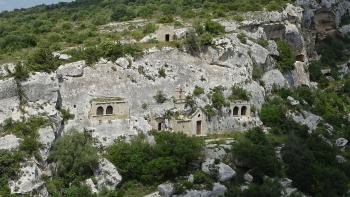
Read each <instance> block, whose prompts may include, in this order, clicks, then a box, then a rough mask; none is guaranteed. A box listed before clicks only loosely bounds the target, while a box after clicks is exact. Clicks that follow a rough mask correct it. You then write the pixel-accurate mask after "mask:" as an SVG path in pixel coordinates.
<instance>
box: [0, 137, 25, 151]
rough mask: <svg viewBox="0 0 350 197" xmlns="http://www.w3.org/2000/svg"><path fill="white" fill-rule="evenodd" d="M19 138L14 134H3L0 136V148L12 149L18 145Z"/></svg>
mask: <svg viewBox="0 0 350 197" xmlns="http://www.w3.org/2000/svg"><path fill="white" fill-rule="evenodd" d="M20 140H21V139H20V138H17V137H16V136H15V135H12V134H11V135H5V136H4V137H1V138H0V150H13V149H17V148H18V147H19V143H20Z"/></svg>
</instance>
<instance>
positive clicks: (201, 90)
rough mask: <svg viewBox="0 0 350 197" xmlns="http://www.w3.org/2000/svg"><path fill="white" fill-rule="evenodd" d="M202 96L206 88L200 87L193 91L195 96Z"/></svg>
mask: <svg viewBox="0 0 350 197" xmlns="http://www.w3.org/2000/svg"><path fill="white" fill-rule="evenodd" d="M201 94H204V88H202V87H199V86H195V87H194V90H193V95H194V96H199V95H201Z"/></svg>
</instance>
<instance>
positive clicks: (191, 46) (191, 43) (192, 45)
mask: <svg viewBox="0 0 350 197" xmlns="http://www.w3.org/2000/svg"><path fill="white" fill-rule="evenodd" d="M185 48H186V50H187V51H188V53H190V54H191V55H197V54H198V53H199V45H198V42H197V38H196V33H195V32H194V31H192V30H191V31H189V32H188V34H187V36H186V38H185Z"/></svg>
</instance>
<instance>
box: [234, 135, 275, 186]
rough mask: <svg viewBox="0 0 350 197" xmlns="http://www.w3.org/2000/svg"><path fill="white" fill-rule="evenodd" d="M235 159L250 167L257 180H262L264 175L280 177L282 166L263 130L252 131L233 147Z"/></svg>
mask: <svg viewBox="0 0 350 197" xmlns="http://www.w3.org/2000/svg"><path fill="white" fill-rule="evenodd" d="M232 150H233V157H234V158H236V159H237V160H239V161H240V162H242V163H244V165H245V166H247V167H249V168H250V169H252V170H251V174H252V175H253V176H254V179H256V180H260V181H261V180H262V179H263V177H264V175H267V176H270V177H271V176H272V177H273V176H278V175H279V174H280V173H281V164H280V162H279V161H278V159H277V157H276V154H275V149H274V147H273V146H272V145H271V144H270V143H268V140H267V139H266V136H265V135H264V134H263V133H262V131H261V130H252V131H249V132H248V133H247V134H246V137H245V138H244V139H242V140H240V141H239V142H238V143H236V144H234V146H233V149H232Z"/></svg>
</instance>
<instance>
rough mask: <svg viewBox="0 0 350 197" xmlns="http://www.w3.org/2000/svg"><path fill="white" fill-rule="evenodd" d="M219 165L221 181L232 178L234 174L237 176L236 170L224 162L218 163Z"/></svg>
mask: <svg viewBox="0 0 350 197" xmlns="http://www.w3.org/2000/svg"><path fill="white" fill-rule="evenodd" d="M217 167H218V169H219V174H218V176H219V177H218V178H219V181H220V182H225V181H228V180H231V179H232V178H233V177H234V176H236V172H235V171H234V170H233V169H232V168H231V167H230V166H228V165H226V164H224V163H220V164H218V165H217Z"/></svg>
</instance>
